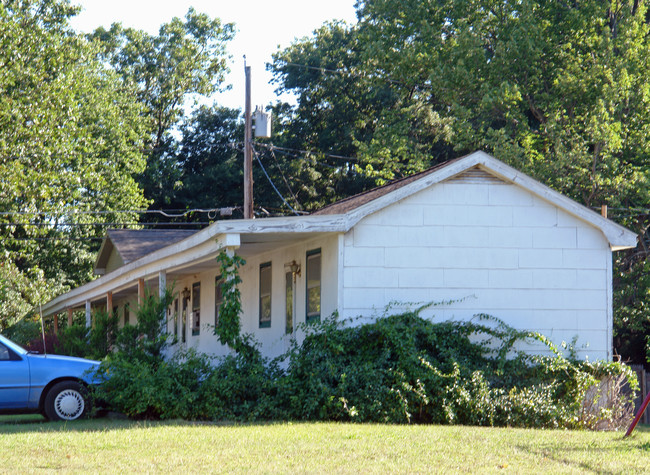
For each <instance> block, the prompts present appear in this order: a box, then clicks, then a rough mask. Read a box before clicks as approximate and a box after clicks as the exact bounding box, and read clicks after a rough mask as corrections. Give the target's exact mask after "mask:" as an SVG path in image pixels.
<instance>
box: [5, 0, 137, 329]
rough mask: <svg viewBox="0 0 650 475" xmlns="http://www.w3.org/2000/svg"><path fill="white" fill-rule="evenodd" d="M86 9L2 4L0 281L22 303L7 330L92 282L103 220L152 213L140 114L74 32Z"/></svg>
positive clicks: (11, 305) (11, 312) (9, 308)
mask: <svg viewBox="0 0 650 475" xmlns="http://www.w3.org/2000/svg"><path fill="white" fill-rule="evenodd" d="M76 12H77V8H75V7H72V6H70V4H69V2H68V1H65V0H16V1H5V2H2V4H1V5H0V46H1V47H0V98H1V100H0V252H2V254H3V256H4V262H5V263H4V265H3V266H0V280H1V281H2V284H3V286H4V287H3V292H4V294H5V295H10V296H11V298H7V299H5V301H4V302H3V307H4V308H3V310H4V311H3V313H2V315H0V329H1V328H2V327H3V326H4V325H6V324H7V323H8V322H9V321H12V320H15V319H16V318H19V317H20V316H22V315H23V314H24V312H25V311H26V309H28V308H31V304H32V303H35V302H36V301H39V300H41V301H42V300H44V299H47V298H48V297H51V296H52V294H53V293H55V292H59V291H61V290H62V289H64V288H67V287H70V286H72V285H76V284H79V283H81V282H83V281H85V280H87V279H89V278H90V275H91V270H92V251H93V249H95V248H96V245H97V241H93V240H92V239H95V238H99V237H100V236H102V235H103V228H102V227H101V226H97V225H96V222H97V221H109V222H111V221H112V222H118V221H134V220H136V219H137V216H136V215H133V214H131V215H129V214H122V213H115V212H114V211H117V210H133V209H139V208H141V207H143V206H146V200H145V199H144V197H143V194H142V191H141V189H140V188H139V187H138V185H137V183H136V182H135V180H134V178H133V175H134V174H137V173H141V172H142V170H143V169H144V157H143V155H142V148H143V145H144V138H145V137H146V129H145V128H144V127H142V125H141V118H140V114H141V108H140V106H139V105H137V104H134V103H133V101H132V100H131V97H130V96H131V94H132V91H131V90H130V89H129V88H128V87H127V86H126V85H124V84H122V83H121V82H120V81H119V79H118V77H117V76H116V75H115V73H114V72H113V71H111V70H108V69H106V68H105V67H104V66H103V65H102V64H101V63H100V62H99V61H96V60H95V59H94V58H95V57H96V54H97V51H96V50H95V49H94V47H93V46H92V45H91V44H89V43H88V42H87V41H86V40H85V39H84V38H83V37H80V36H78V35H77V34H75V32H74V31H73V30H72V29H71V28H70V26H69V24H68V20H69V18H70V17H71V16H72V15H74V14H75V13H76ZM97 210H101V211H102V212H105V213H106V214H105V215H103V216H101V217H98V216H97V215H95V214H91V212H95V211H97ZM30 289H31V290H30Z"/></svg>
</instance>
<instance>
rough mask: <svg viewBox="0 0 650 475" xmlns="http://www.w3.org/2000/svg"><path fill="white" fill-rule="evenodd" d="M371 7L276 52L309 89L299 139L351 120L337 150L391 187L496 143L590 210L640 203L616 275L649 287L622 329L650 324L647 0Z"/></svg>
mask: <svg viewBox="0 0 650 475" xmlns="http://www.w3.org/2000/svg"><path fill="white" fill-rule="evenodd" d="M357 16H358V18H359V22H358V24H356V25H355V26H353V27H350V28H340V27H337V26H336V25H329V26H327V25H326V26H325V27H324V28H323V29H321V30H318V31H316V32H315V33H314V35H313V36H312V37H310V38H306V39H303V40H301V41H299V42H297V43H295V44H294V45H292V46H291V47H290V48H287V49H286V50H284V51H282V52H280V53H278V54H277V55H276V56H275V60H274V63H273V66H272V69H273V71H274V72H275V75H276V79H277V80H278V81H279V82H280V84H281V89H284V90H291V91H294V92H297V93H298V104H297V105H296V106H295V107H291V106H288V105H283V106H281V107H278V111H281V112H283V117H286V118H288V119H289V120H290V121H294V122H295V123H297V124H301V125H302V128H301V129H298V128H293V127H295V126H294V125H293V124H290V125H288V126H287V128H286V130H287V131H290V134H292V135H294V137H293V138H292V139H291V140H293V141H294V142H293V143H295V144H296V145H295V148H299V146H300V142H299V141H298V139H297V137H300V138H301V139H302V140H303V142H302V143H303V144H304V145H305V146H307V145H308V144H310V143H311V144H313V146H317V145H316V142H315V141H314V140H313V139H310V135H309V132H310V131H311V130H324V131H336V133H338V134H339V135H338V139H339V141H338V142H334V146H339V147H341V148H343V147H346V148H347V150H346V152H345V154H346V155H349V156H352V157H354V158H355V159H356V160H355V162H354V163H355V164H356V166H355V167H354V172H355V173H356V175H355V174H354V173H353V174H352V175H351V177H352V179H353V180H357V179H358V178H359V177H362V176H365V177H368V178H371V179H372V181H373V182H374V183H375V184H381V183H382V182H383V181H384V180H386V179H391V178H396V177H399V176H402V175H404V174H408V173H410V172H412V171H416V170H418V169H421V168H422V167H423V166H426V165H427V164H431V163H436V162H438V161H444V160H446V159H448V158H450V157H453V156H458V155H462V154H465V153H468V152H471V151H474V150H476V149H481V150H485V151H487V152H489V153H493V154H494V155H495V156H497V157H498V158H500V159H502V160H504V161H506V162H508V163H510V164H512V165H513V166H515V167H517V168H519V169H521V170H522V171H524V172H526V173H529V174H531V175H533V176H535V177H537V178H538V179H540V180H541V181H543V182H545V183H547V184H549V185H551V186H552V187H553V188H555V189H557V190H558V191H560V192H562V193H564V194H567V195H569V196H571V197H573V198H575V199H576V200H578V201H579V202H581V203H583V204H585V205H587V206H599V205H600V204H608V205H609V206H610V208H612V209H613V210H614V213H616V211H617V210H618V209H620V208H624V209H627V210H632V211H631V212H627V213H626V216H622V217H621V218H623V221H622V222H623V223H624V224H626V225H628V226H631V227H633V228H636V229H638V230H639V231H640V232H641V233H642V239H641V245H640V247H639V249H637V250H636V251H634V252H631V253H628V254H627V255H625V256H623V258H622V259H621V261H620V262H619V266H618V269H619V271H618V272H617V280H616V281H617V282H633V287H634V286H640V287H641V288H638V289H637V288H634V289H633V290H632V291H627V292H626V291H621V290H618V291H617V292H616V293H615V296H616V299H617V304H619V305H617V317H616V321H617V322H618V323H617V330H616V331H617V332H618V333H617V341H623V340H625V339H626V338H627V336H626V335H629V333H625V331H624V327H625V326H626V325H627V328H641V327H643V328H645V329H647V330H644V331H650V319H648V317H647V311H646V310H645V304H644V299H645V296H647V295H648V292H647V291H646V288H645V286H644V284H643V282H645V280H647V279H645V275H646V274H647V267H648V266H647V265H646V264H645V261H646V259H647V257H648V255H649V252H650V236H649V235H648V232H647V230H648V229H649V228H650V213H649V212H648V208H649V207H650V193H649V191H650V190H649V189H648V186H649V184H650V166H649V159H650V156H649V153H650V103H649V101H650V75H648V66H649V64H648V63H649V60H650V28H649V25H648V19H649V18H650V17H649V14H648V9H647V6H646V5H645V2H643V1H639V0H612V1H604V2H603V1H600V0H586V1H581V2H563V1H547V0H524V1H520V0H516V1H510V0H505V1H504V0H500V1H494V0H441V1H436V2H425V1H420V0H405V1H402V0H399V1H398V0H361V1H359V2H357ZM325 45H327V46H325ZM319 46H323V48H322V49H321V48H319ZM332 58H334V59H335V60H332ZM357 110H358V111H359V112H360V114H358V115H357V114H356V111H357ZM341 117H344V118H345V119H349V120H344V121H343V122H345V123H346V124H347V125H348V127H347V128H341V127H340V125H339V123H340V121H339V119H340V118H341ZM342 131H345V133H341V132H342ZM318 135H320V134H318ZM328 150H331V148H330V149H328ZM324 176H327V177H328V178H334V177H335V174H330V175H324ZM328 183H329V182H328ZM357 183H359V181H357ZM321 186H322V185H321ZM362 186H366V185H362ZM324 196H327V198H331V197H334V194H333V193H332V194H327V195H324ZM639 319H644V321H643V325H637V324H635V322H637V323H638V322H639ZM636 336H637V337H639V338H637V341H644V340H645V335H644V334H643V332H642V333H640V334H639V333H636ZM633 353H636V354H637V355H640V354H643V353H644V351H643V348H639V347H635V350H632V351H630V350H629V349H628V352H627V356H630V354H633Z"/></svg>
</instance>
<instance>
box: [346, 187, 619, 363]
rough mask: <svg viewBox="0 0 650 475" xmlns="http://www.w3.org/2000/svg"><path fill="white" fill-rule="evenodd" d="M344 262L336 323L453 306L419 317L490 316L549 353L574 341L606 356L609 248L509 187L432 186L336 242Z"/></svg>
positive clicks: (582, 225) (584, 227) (585, 352)
mask: <svg viewBox="0 0 650 475" xmlns="http://www.w3.org/2000/svg"><path fill="white" fill-rule="evenodd" d="M343 263H344V270H343V283H344V291H343V292H344V293H343V306H344V308H343V309H342V311H341V314H342V316H344V317H356V316H359V315H362V316H364V317H365V316H372V315H379V314H381V313H382V312H383V309H384V307H385V306H386V305H388V304H389V303H390V302H402V303H406V302H410V303H415V302H430V301H435V302H441V301H449V300H456V302H455V303H453V304H451V305H444V306H440V307H435V308H434V309H432V310H430V311H428V312H427V313H426V315H427V316H434V315H435V318H440V319H467V318H471V317H472V315H474V314H476V313H489V314H491V315H494V316H496V317H498V318H500V319H502V320H504V321H505V322H506V323H508V324H509V325H512V326H513V327H515V328H518V329H529V330H536V331H539V332H541V333H543V334H545V335H546V336H548V337H549V338H551V339H552V340H553V341H554V342H556V343H557V344H560V343H561V342H562V341H567V342H570V341H571V340H572V338H573V337H574V336H575V335H577V336H578V341H577V347H578V349H579V350H580V351H579V354H580V355H581V356H585V357H588V358H589V359H597V358H608V357H609V356H610V349H611V251H610V248H609V245H608V242H607V240H606V239H605V237H604V235H603V234H602V233H601V232H600V230H598V229H596V228H593V227H592V226H591V225H589V224H587V223H586V222H583V221H581V220H579V219H577V218H575V217H574V216H572V215H569V214H568V213H566V212H564V211H563V210H561V209H558V208H557V207H555V206H553V205H551V204H549V203H547V202H545V201H544V200H542V199H540V198H538V197H536V196H535V195H533V194H532V193H530V192H528V191H526V190H524V189H523V188H521V187H519V186H517V185H514V184H509V183H506V182H499V181H497V180H494V179H490V180H485V182H479V183H477V182H472V183H468V182H463V181H462V180H458V181H457V180H451V181H447V182H443V183H440V184H437V185H434V186H432V187H430V188H429V189H426V190H424V191H421V192H419V193H417V194H415V195H412V196H411V197H409V198H406V199H404V200H402V201H401V202H398V203H396V204H393V205H391V206H389V207H387V208H384V209H383V210H380V211H378V212H376V213H374V214H372V215H370V216H368V217H366V218H364V219H363V220H362V221H361V222H359V223H358V224H357V225H356V226H355V227H354V228H353V229H352V230H350V231H349V232H348V233H347V234H346V235H345V237H344V259H343ZM539 350H540V349H539V348H532V349H531V351H539Z"/></svg>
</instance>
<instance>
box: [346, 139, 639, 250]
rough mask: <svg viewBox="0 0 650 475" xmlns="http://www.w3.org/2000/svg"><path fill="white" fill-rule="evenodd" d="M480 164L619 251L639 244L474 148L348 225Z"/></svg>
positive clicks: (356, 213)
mask: <svg viewBox="0 0 650 475" xmlns="http://www.w3.org/2000/svg"><path fill="white" fill-rule="evenodd" d="M477 165H479V166H481V167H482V168H483V169H485V170H486V171H488V172H491V173H493V174H494V175H496V176H498V177H499V178H501V179H503V180H504V181H507V182H510V183H513V184H516V185H518V186H521V187H522V188H524V189H526V190H527V191H529V192H531V193H533V194H534V195H536V196H538V197H540V198H541V199H543V200H545V201H547V202H549V203H551V204H553V205H555V206H557V207H559V208H561V209H563V210H564V211H566V212H567V213H569V214H571V215H573V216H575V217H577V218H578V219H581V220H583V221H586V222H587V223H589V224H591V225H592V226H594V227H596V228H598V229H600V230H601V231H602V233H603V234H604V235H605V237H606V238H607V240H608V241H609V244H610V247H611V249H612V250H614V251H617V250H621V249H629V248H632V247H635V246H636V243H637V234H636V233H634V232H632V231H630V230H629V229H627V228H625V227H623V226H621V225H619V224H617V223H615V222H614V221H611V220H609V219H607V218H604V217H602V216H601V215H600V214H598V213H596V212H595V211H592V210H590V209H589V208H587V207H585V206H583V205H581V204H579V203H577V202H576V201H574V200H572V199H571V198H568V197H566V196H564V195H562V194H560V193H558V192H557V191H555V190H552V189H551V188H549V187H548V186H546V185H544V184H542V183H540V182H539V181H537V180H535V179H533V178H531V177H529V176H528V175H526V174H524V173H522V172H520V171H518V170H516V169H514V168H512V167H510V166H509V165H506V164H505V163H503V162H501V161H499V160H497V159H496V158H494V157H492V156H491V155H489V154H487V153H485V152H481V151H479V152H474V153H472V154H470V155H468V156H466V157H465V158H462V159H460V160H458V161H457V162H455V163H453V164H451V165H449V166H447V167H443V168H441V169H440V170H438V171H435V172H433V173H431V174H430V175H426V176H424V177H422V178H421V179H419V180H417V181H414V182H413V183H409V184H408V185H406V186H403V187H402V188H398V189H397V190H395V191H392V192H391V193H388V194H386V195H384V196H381V197H379V198H377V199H375V200H373V201H371V202H369V203H366V204H364V205H362V206H360V207H359V208H357V209H355V210H353V211H351V212H349V213H348V225H349V226H350V228H351V227H352V226H354V225H355V224H357V223H358V222H359V221H360V220H361V219H363V218H365V217H366V216H368V215H370V214H372V213H374V212H376V211H379V210H381V209H383V208H385V207H386V206H389V205H391V204H393V203H396V202H398V201H400V200H402V199H404V198H407V197H409V196H411V195H413V194H415V193H417V192H418V191H421V190H424V189H425V188H428V187H429V186H431V185H434V184H437V183H440V182H442V181H444V180H447V179H448V178H451V177H453V176H455V175H458V174H459V173H462V172H464V171H465V170H468V169H470V168H472V167H474V166H477Z"/></svg>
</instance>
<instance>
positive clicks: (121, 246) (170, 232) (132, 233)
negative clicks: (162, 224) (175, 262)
mask: <svg viewBox="0 0 650 475" xmlns="http://www.w3.org/2000/svg"><path fill="white" fill-rule="evenodd" d="M196 232H197V231H196V230H194V229H192V230H187V229H109V230H108V231H107V233H106V237H105V238H104V241H103V242H102V246H101V248H100V249H99V253H98V255H97V260H96V262H95V273H98V274H102V273H103V271H104V270H105V269H106V265H107V263H108V260H109V258H110V256H111V254H112V252H113V250H115V251H116V252H117V253H118V254H119V256H120V258H121V259H122V264H128V263H130V262H133V261H135V260H138V259H140V258H141V257H144V256H146V255H147V254H151V253H152V252H155V251H157V250H159V249H162V248H164V247H167V246H171V245H172V244H175V243H177V242H179V241H182V240H183V239H185V238H188V237H190V236H191V235H193V234H195V233H196Z"/></svg>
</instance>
